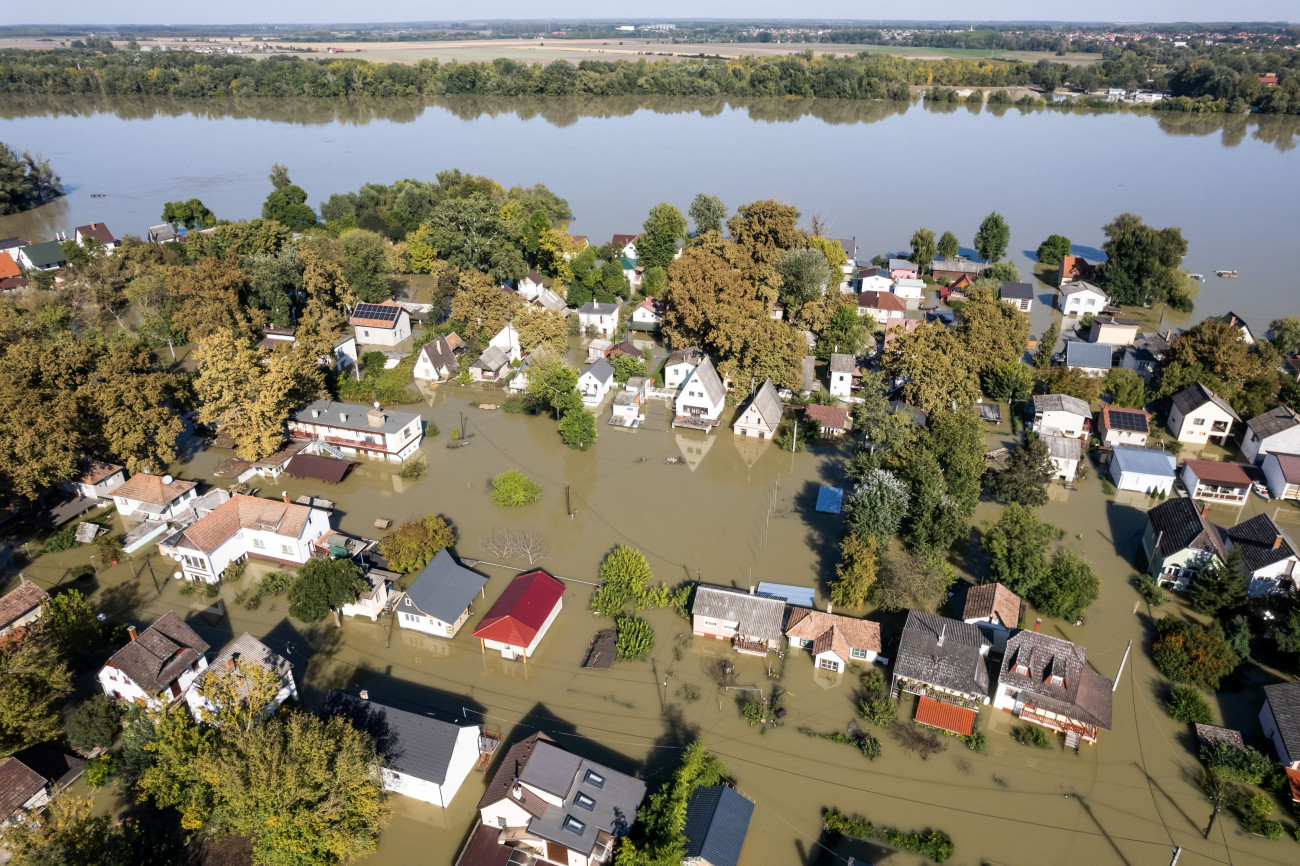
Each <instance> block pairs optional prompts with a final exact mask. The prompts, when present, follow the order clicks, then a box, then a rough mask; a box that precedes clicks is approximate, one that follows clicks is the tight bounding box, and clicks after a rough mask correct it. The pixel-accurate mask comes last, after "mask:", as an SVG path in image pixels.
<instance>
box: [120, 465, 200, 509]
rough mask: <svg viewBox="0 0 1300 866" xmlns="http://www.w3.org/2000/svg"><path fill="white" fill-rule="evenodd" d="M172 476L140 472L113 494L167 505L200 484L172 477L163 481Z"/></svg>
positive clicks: (150, 503)
mask: <svg viewBox="0 0 1300 866" xmlns="http://www.w3.org/2000/svg"><path fill="white" fill-rule="evenodd" d="M170 477H171V476H166V475H150V474H148V473H146V472H139V473H136V474H135V475H132V476H131V477H130V478H129V479H127V481H126V483H124V484H122V485H121V486H120V487H118V488H117V489H116V490H114V491H113V495H114V496H120V497H122V498H123V499H129V500H131V501H132V502H143V503H145V504H147V505H157V506H160V507H165V506H168V505H171V504H172V503H173V502H175V501H176V500H177V499H179V498H180V497H181V496H183V495H185V494H186V493H188V492H189V491H191V490H193V489H194V488H195V487H197V486H198V483H197V482H194V481H182V480H180V479H179V478H175V479H172V480H171V481H170V482H164V481H163V479H164V478H170Z"/></svg>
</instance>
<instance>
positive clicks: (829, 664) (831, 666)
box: [817, 659, 840, 671]
mask: <svg viewBox="0 0 1300 866" xmlns="http://www.w3.org/2000/svg"><path fill="white" fill-rule="evenodd" d="M817 667H819V668H821V669H822V670H826V671H838V670H839V669H840V663H839V662H837V661H835V659H822V660H821V661H819V662H817Z"/></svg>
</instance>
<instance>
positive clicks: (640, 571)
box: [590, 544, 654, 619]
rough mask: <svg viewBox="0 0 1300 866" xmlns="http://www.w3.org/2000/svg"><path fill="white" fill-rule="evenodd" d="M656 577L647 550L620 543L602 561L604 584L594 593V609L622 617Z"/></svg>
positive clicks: (601, 612)
mask: <svg viewBox="0 0 1300 866" xmlns="http://www.w3.org/2000/svg"><path fill="white" fill-rule="evenodd" d="M653 578H654V573H653V572H652V571H651V570H650V563H649V562H647V561H646V558H645V554H643V553H641V551H639V550H637V549H636V548H635V547H628V546H627V545H626V544H620V545H618V546H616V547H615V548H614V549H613V550H611V551H610V552H609V554H608V555H607V556H606V557H605V559H604V560H603V561H602V562H601V563H600V585H599V586H597V587H596V591H595V592H594V593H593V594H592V596H591V605H590V607H591V610H593V611H595V612H596V613H599V614H600V615H601V616H607V617H609V618H610V619H618V618H619V617H620V616H622V615H623V614H624V613H626V612H627V610H628V608H629V606H630V607H631V608H632V609H633V610H635V609H636V607H637V606H638V605H637V603H638V601H639V600H640V598H641V597H642V596H643V595H644V594H645V592H646V590H647V589H648V588H649V586H650V581H651V579H653Z"/></svg>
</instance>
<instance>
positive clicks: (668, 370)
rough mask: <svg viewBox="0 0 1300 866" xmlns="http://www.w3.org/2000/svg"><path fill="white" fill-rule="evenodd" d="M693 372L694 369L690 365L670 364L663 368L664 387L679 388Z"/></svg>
mask: <svg viewBox="0 0 1300 866" xmlns="http://www.w3.org/2000/svg"><path fill="white" fill-rule="evenodd" d="M694 372H695V368H694V367H692V366H691V365H690V364H672V365H670V366H668V367H664V386H665V387H667V388H680V387H681V386H682V383H683V382H685V381H686V380H687V378H688V377H689V376H690V375H691V373H694Z"/></svg>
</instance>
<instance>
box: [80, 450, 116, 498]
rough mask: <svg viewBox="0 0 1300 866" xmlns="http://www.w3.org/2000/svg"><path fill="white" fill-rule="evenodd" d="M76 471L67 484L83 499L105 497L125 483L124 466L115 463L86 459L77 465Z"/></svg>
mask: <svg viewBox="0 0 1300 866" xmlns="http://www.w3.org/2000/svg"><path fill="white" fill-rule="evenodd" d="M77 472H78V474H77V475H76V476H75V477H73V478H72V480H71V481H70V482H69V484H70V486H71V487H72V489H73V491H74V492H76V494H77V495H78V496H80V497H82V498H83V499H106V498H107V497H108V495H109V494H111V493H112V492H113V491H114V490H116V489H117V488H119V487H121V486H122V485H123V484H125V483H126V467H125V466H121V465H119V464H117V463H106V462H104V461H103V460H93V459H87V460H83V461H82V462H81V465H79V466H78V467H77Z"/></svg>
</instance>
